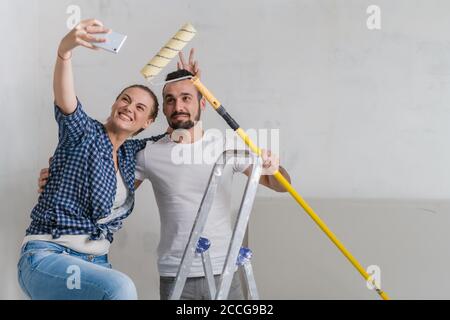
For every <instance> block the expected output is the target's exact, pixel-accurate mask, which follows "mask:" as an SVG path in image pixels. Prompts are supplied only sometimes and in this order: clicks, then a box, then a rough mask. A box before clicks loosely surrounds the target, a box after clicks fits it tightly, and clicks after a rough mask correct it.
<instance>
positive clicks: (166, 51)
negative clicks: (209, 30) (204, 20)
mask: <svg viewBox="0 0 450 320" xmlns="http://www.w3.org/2000/svg"><path fill="white" fill-rule="evenodd" d="M196 33H197V31H196V30H195V28H194V26H193V25H192V24H190V23H186V24H185V25H184V26H182V27H181V29H180V30H179V31H178V32H177V33H176V34H175V35H174V36H173V37H172V38H171V39H170V40H169V42H167V44H166V45H165V46H164V47H163V48H162V49H161V50H160V51H159V52H158V53H157V54H156V56H154V57H153V59H152V60H150V62H149V63H147V65H146V66H145V67H144V68H143V69H142V70H141V74H142V75H143V76H144V77H145V79H147V80H148V81H151V80H152V79H153V78H154V77H156V76H157V75H158V74H159V73H160V72H161V71H162V69H164V67H165V66H167V65H168V64H169V62H170V61H171V60H172V59H173V58H174V57H176V56H177V54H178V53H179V52H180V51H181V50H183V48H184V47H185V46H186V45H187V44H188V42H189V41H191V40H192V39H193V38H194V37H195V34H196Z"/></svg>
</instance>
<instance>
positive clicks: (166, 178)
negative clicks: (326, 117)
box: [41, 51, 290, 300]
mask: <svg viewBox="0 0 450 320" xmlns="http://www.w3.org/2000/svg"><path fill="white" fill-rule="evenodd" d="M180 61H181V63H180V64H179V65H178V68H179V70H178V71H176V72H173V73H170V74H169V75H168V76H167V78H166V81H168V83H167V84H166V86H165V87H164V89H163V113H164V115H165V116H166V119H167V122H168V124H169V128H168V130H167V132H166V134H164V135H162V136H160V139H159V140H158V141H154V142H153V141H152V142H147V146H146V148H145V149H144V150H142V151H141V152H139V153H138V155H137V165H136V182H135V186H136V189H137V188H138V187H139V186H140V185H141V183H142V182H143V181H144V180H146V179H148V180H150V181H151V183H152V186H153V191H154V193H155V198H156V202H157V205H158V208H159V214H160V219H161V235H160V243H159V245H158V271H159V274H160V297H161V299H162V300H166V299H168V298H169V296H170V293H171V290H172V288H173V285H174V283H175V277H176V274H177V271H178V267H179V265H180V263H181V259H182V255H183V252H184V250H185V247H186V243H187V241H188V238H189V235H190V232H191V229H192V226H193V223H194V220H195V217H196V214H197V211H198V208H199V206H200V203H201V200H202V197H203V194H204V192H205V189H206V186H207V184H208V181H209V177H210V175H211V171H212V168H213V166H214V163H215V161H216V160H217V158H218V156H220V155H221V153H222V151H224V150H226V149H228V147H227V143H228V142H227V141H226V139H223V138H221V137H220V136H218V135H217V134H214V133H211V132H210V131H207V132H204V131H203V129H202V125H201V121H200V119H201V113H202V111H204V110H205V106H206V100H205V98H204V97H202V96H201V94H200V93H199V92H198V91H197V89H196V88H195V86H194V85H193V84H192V83H191V81H190V80H188V79H186V77H187V76H193V73H195V74H196V75H197V76H198V75H199V73H200V70H199V69H198V64H197V62H194V60H193V51H191V55H190V58H189V64H187V63H185V61H184V59H183V56H182V55H181V56H180ZM182 68H183V69H182ZM184 69H187V70H189V71H192V72H193V73H191V72H189V71H187V70H184ZM183 78H184V79H183ZM178 79H180V80H178ZM262 158H263V168H264V171H265V172H266V173H270V172H273V171H275V170H276V169H278V170H280V172H281V173H282V175H283V176H284V177H286V179H288V180H289V181H290V177H289V175H288V173H287V172H286V170H285V169H283V168H282V167H280V166H279V159H278V158H277V156H275V155H273V154H271V152H270V151H266V150H263V155H262ZM199 160H200V161H199ZM251 170H252V168H251V166H250V165H249V164H248V163H247V162H245V161H238V160H235V161H234V162H233V163H231V165H227V166H225V169H224V172H223V174H222V179H221V184H220V185H219V186H218V190H217V192H216V198H215V200H214V202H213V205H212V208H211V211H210V213H209V216H208V221H207V223H206V225H205V228H204V232H203V234H202V236H203V237H205V238H208V239H209V240H210V241H211V247H210V249H209V253H210V256H211V262H212V266H213V273H214V275H215V280H216V284H218V280H219V278H220V273H221V272H222V268H223V264H224V262H225V258H226V254H227V249H228V244H229V241H230V239H231V235H232V229H231V206H230V202H231V201H230V200H231V188H232V177H233V173H235V172H241V173H244V174H245V175H247V176H249V175H250V174H251ZM42 178H44V179H45V178H46V176H45V174H44V175H41V180H42ZM260 184H262V185H264V186H266V187H269V188H271V189H273V190H275V191H277V192H285V190H284V188H283V187H282V186H281V185H280V184H279V183H278V181H277V180H276V179H275V178H273V176H271V175H270V174H267V175H262V176H261V180H260ZM208 298H209V292H208V285H207V282H206V278H205V277H204V272H203V267H202V263H201V259H200V258H196V259H195V260H194V262H193V265H192V267H191V270H190V273H189V276H188V279H187V280H186V285H185V287H184V290H183V293H182V295H181V299H189V300H201V299H208ZM228 299H230V300H240V299H243V293H242V288H241V284H240V280H239V277H238V276H237V274H236V275H235V276H234V278H233V281H232V284H231V288H230V292H229V296H228Z"/></svg>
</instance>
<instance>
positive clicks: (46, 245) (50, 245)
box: [21, 241, 108, 263]
mask: <svg viewBox="0 0 450 320" xmlns="http://www.w3.org/2000/svg"><path fill="white" fill-rule="evenodd" d="M33 250H51V251H55V252H56V253H64V254H68V255H71V256H74V257H78V258H80V259H83V260H86V261H89V262H93V263H108V255H107V254H105V255H102V256H94V255H90V254H86V253H81V252H78V251H75V250H72V249H70V248H67V247H65V246H62V245H60V244H57V243H54V242H48V241H29V242H27V243H26V244H25V245H24V246H23V247H22V250H21V255H23V254H24V253H26V252H28V251H33Z"/></svg>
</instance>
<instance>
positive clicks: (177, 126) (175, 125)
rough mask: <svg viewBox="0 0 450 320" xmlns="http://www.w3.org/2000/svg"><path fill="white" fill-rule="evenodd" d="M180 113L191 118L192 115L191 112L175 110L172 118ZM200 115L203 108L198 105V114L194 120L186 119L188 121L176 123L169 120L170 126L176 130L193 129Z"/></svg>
mask: <svg viewBox="0 0 450 320" xmlns="http://www.w3.org/2000/svg"><path fill="white" fill-rule="evenodd" d="M179 114H183V115H187V116H188V117H189V118H190V117H191V115H190V114H189V113H185V112H174V113H172V114H171V116H170V119H172V118H173V117H174V116H176V115H179ZM200 115H201V109H200V107H198V112H197V116H196V117H195V120H194V121H192V120H191V119H189V120H186V121H182V122H176V123H173V122H172V121H169V126H170V127H171V128H172V129H174V130H178V129H184V130H189V129H192V128H193V127H194V126H195V123H196V122H198V121H199V120H200Z"/></svg>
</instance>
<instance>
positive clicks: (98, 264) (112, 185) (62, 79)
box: [18, 19, 158, 300]
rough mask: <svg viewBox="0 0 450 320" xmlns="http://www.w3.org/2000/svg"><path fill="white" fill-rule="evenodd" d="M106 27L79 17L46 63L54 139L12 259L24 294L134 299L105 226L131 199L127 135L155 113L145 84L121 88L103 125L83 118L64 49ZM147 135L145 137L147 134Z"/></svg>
mask: <svg viewBox="0 0 450 320" xmlns="http://www.w3.org/2000/svg"><path fill="white" fill-rule="evenodd" d="M108 32H110V30H109V29H107V28H105V27H104V26H103V24H102V23H101V22H100V21H98V20H94V19H92V20H85V21H82V22H81V23H80V24H79V25H77V26H76V27H75V28H74V29H73V30H72V31H70V32H69V33H68V34H67V35H66V36H65V37H64V38H63V39H62V41H61V43H60V45H59V48H58V55H57V60H56V65H55V70H54V80H53V89H54V98H55V108H54V110H55V119H56V121H57V123H58V128H59V141H58V146H57V148H56V151H55V153H54V155H53V157H52V160H51V163H50V172H51V175H50V177H49V179H48V182H47V185H46V187H45V189H44V190H43V192H42V194H41V195H40V197H39V200H38V203H37V205H36V206H35V207H34V208H33V210H32V212H31V219H32V222H31V224H30V226H29V228H28V229H27V230H26V236H25V239H24V241H23V246H22V249H21V256H20V260H19V263H18V278H19V283H20V286H21V287H22V289H23V291H24V292H25V293H26V294H27V296H29V297H30V298H31V299H46V300H53V299H63V300H68V299H77V300H80V299H89V300H99V299H106V300H114V299H120V300H126V299H137V293H136V288H135V285H134V283H133V281H132V280H131V279H130V278H129V277H128V276H127V275H125V274H123V273H122V272H119V271H117V270H114V269H112V268H111V265H110V264H109V261H108V252H109V246H110V244H111V243H112V241H113V233H114V232H115V231H117V230H119V229H120V228H121V226H122V221H123V220H124V219H125V218H127V217H128V216H129V215H130V213H131V211H132V209H133V206H134V191H135V188H134V170H135V161H136V160H135V156H136V154H137V152H139V151H140V150H142V149H143V148H144V147H145V144H146V140H130V139H129V138H130V137H132V136H134V135H136V134H137V133H139V132H141V131H142V130H144V129H145V128H147V127H148V126H149V125H150V124H151V123H152V122H153V121H154V120H155V119H156V116H157V114H158V101H157V98H156V96H155V94H154V93H153V92H152V91H151V90H150V89H149V88H148V87H146V86H142V85H133V86H130V87H127V88H125V89H124V90H123V91H122V92H121V93H120V94H119V96H118V97H117V99H116V101H115V102H114V104H113V105H112V108H111V113H110V116H109V118H108V120H107V122H106V123H105V124H102V123H100V122H98V121H96V120H94V119H92V118H90V117H89V116H88V115H87V114H86V113H85V112H84V110H83V107H82V105H81V102H80V101H79V100H78V98H77V96H76V94H75V88H74V79H73V73H72V63H71V58H72V51H73V50H74V49H75V48H76V47H78V46H83V47H86V48H89V49H93V50H97V49H98V48H97V47H95V46H94V45H93V43H95V42H100V43H101V42H105V39H104V38H102V34H103V35H104V34H105V33H108ZM150 139H152V138H150Z"/></svg>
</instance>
